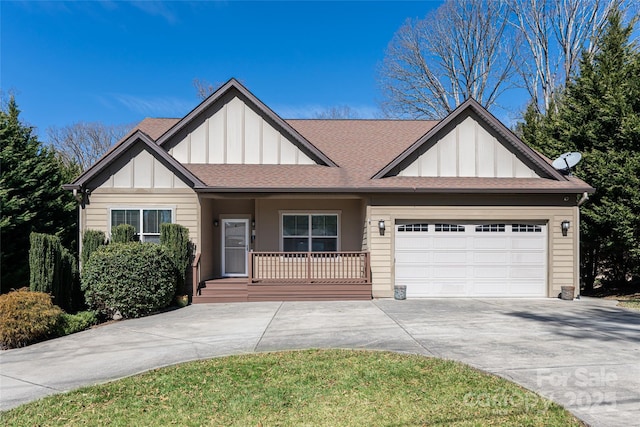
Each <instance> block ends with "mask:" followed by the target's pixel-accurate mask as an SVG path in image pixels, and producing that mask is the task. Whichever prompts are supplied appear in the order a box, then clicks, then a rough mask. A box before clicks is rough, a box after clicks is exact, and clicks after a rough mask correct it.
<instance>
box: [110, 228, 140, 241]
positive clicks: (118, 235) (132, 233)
mask: <svg viewBox="0 0 640 427" xmlns="http://www.w3.org/2000/svg"><path fill="white" fill-rule="evenodd" d="M135 240H136V228H135V227H134V226H133V225H129V224H120V225H116V226H115V227H111V243H129V242H135Z"/></svg>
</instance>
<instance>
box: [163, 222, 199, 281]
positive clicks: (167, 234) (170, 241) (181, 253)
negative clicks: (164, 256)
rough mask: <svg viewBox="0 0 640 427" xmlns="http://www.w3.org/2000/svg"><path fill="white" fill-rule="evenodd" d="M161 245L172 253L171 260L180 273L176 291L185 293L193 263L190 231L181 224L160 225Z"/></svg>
mask: <svg viewBox="0 0 640 427" xmlns="http://www.w3.org/2000/svg"><path fill="white" fill-rule="evenodd" d="M160 244H162V245H164V246H165V247H166V248H167V249H168V250H169V253H171V258H172V259H173V262H174V264H175V266H176V270H177V272H178V275H177V277H178V283H177V286H176V291H177V292H179V293H181V292H183V291H184V282H185V277H186V274H187V268H188V267H189V264H190V262H191V255H192V247H193V245H192V243H191V241H189V229H188V228H186V227H184V226H182V225H180V224H169V223H164V224H161V225H160Z"/></svg>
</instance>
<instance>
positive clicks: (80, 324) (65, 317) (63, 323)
mask: <svg viewBox="0 0 640 427" xmlns="http://www.w3.org/2000/svg"><path fill="white" fill-rule="evenodd" d="M97 324H98V316H97V315H96V313H95V312H93V311H80V312H78V313H76V314H68V313H62V315H61V316H60V321H59V322H58V335H59V336H61V337H62V336H65V335H70V334H75V333H76V332H80V331H84V330H85V329H89V328H90V327H92V326H93V325H97Z"/></svg>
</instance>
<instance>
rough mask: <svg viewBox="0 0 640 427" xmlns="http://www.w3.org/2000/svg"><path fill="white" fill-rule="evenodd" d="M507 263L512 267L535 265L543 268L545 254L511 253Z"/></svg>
mask: <svg viewBox="0 0 640 427" xmlns="http://www.w3.org/2000/svg"><path fill="white" fill-rule="evenodd" d="M509 255H510V256H509V261H508V262H510V263H511V264H512V265H526V264H535V265H538V266H540V267H543V266H544V262H545V258H546V256H545V253H544V252H542V251H540V252H512V253H511V254H509Z"/></svg>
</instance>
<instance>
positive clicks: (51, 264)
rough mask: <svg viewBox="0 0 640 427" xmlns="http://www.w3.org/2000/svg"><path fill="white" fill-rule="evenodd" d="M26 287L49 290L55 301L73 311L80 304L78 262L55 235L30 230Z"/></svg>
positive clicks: (42, 290) (38, 290)
mask: <svg viewBox="0 0 640 427" xmlns="http://www.w3.org/2000/svg"><path fill="white" fill-rule="evenodd" d="M29 240H30V243H31V247H30V249H29V288H30V289H31V290H32V291H34V292H45V293H49V294H51V295H52V296H53V298H54V303H55V304H56V305H57V306H59V307H61V308H63V309H65V310H73V309H74V308H79V307H81V306H82V304H83V303H84V302H83V296H82V293H81V292H80V283H79V275H78V263H77V262H76V259H75V257H74V256H73V255H72V254H71V252H69V251H68V250H67V249H66V248H64V247H63V246H62V243H61V242H60V239H58V238H57V237H56V236H51V235H48V234H41V233H31V235H30V236H29Z"/></svg>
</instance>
